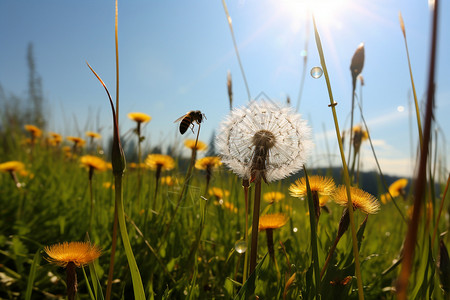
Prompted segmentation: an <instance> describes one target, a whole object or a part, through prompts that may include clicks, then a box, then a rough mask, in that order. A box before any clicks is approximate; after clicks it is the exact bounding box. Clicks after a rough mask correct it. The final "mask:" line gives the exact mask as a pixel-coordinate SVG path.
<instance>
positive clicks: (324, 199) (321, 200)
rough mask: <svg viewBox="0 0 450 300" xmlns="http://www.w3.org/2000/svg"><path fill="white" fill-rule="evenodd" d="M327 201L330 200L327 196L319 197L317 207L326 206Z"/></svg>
mask: <svg viewBox="0 0 450 300" xmlns="http://www.w3.org/2000/svg"><path fill="white" fill-rule="evenodd" d="M328 200H330V196H328V195H325V196H320V197H319V206H320V207H324V206H325V205H327V203H328Z"/></svg>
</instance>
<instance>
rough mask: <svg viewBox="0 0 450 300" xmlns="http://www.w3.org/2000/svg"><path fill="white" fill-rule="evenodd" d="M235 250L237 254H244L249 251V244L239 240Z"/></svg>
mask: <svg viewBox="0 0 450 300" xmlns="http://www.w3.org/2000/svg"><path fill="white" fill-rule="evenodd" d="M234 249H236V252H237V253H240V254H242V253H244V252H245V251H247V243H246V242H245V241H244V240H239V241H237V242H236V243H235V244H234Z"/></svg>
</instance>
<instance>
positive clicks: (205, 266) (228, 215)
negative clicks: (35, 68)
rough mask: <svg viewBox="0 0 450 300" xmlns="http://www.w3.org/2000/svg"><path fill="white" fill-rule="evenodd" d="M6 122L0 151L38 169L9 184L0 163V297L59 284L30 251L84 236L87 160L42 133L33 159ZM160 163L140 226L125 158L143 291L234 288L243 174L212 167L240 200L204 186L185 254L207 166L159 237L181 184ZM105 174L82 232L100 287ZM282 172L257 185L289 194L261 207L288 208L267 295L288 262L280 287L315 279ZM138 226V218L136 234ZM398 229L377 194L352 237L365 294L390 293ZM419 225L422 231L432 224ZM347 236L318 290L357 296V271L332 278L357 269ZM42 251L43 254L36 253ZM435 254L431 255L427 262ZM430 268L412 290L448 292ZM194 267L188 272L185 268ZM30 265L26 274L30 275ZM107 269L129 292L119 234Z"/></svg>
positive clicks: (324, 237) (332, 226)
mask: <svg viewBox="0 0 450 300" xmlns="http://www.w3.org/2000/svg"><path fill="white" fill-rule="evenodd" d="M6 134H7V132H2V135H6ZM12 134H13V138H11V140H10V142H9V144H8V151H7V152H6V151H5V147H2V148H1V149H0V153H1V155H2V158H3V161H7V160H21V161H22V162H24V163H25V164H26V166H27V170H28V171H29V172H30V173H32V174H34V176H32V177H23V176H20V175H18V176H19V180H20V182H22V183H24V186H23V188H21V189H17V188H16V187H15V186H14V183H13V181H12V180H11V178H10V176H9V174H7V173H0V186H1V187H2V188H1V190H0V207H1V209H0V226H1V227H0V228H1V231H0V273H2V274H3V275H2V277H4V278H9V279H10V284H8V285H6V284H2V285H0V297H1V298H6V299H8V298H16V297H19V296H18V295H21V296H20V297H23V296H25V294H26V291H28V293H29V291H30V284H31V285H32V290H31V291H32V294H31V298H30V299H40V298H42V297H44V296H45V295H50V294H51V295H59V296H61V295H64V294H65V283H64V282H65V273H64V269H62V268H59V267H57V266H54V265H52V264H50V263H48V262H47V261H46V260H45V259H41V260H37V259H36V257H35V254H36V252H37V251H39V250H40V249H42V248H43V246H45V245H51V244H54V243H58V242H63V241H80V240H81V241H82V240H85V236H86V232H87V230H88V226H89V222H88V215H89V210H90V198H89V190H88V171H87V170H86V169H85V168H82V167H81V166H80V163H79V159H78V158H72V159H68V158H65V156H64V154H63V153H62V151H61V150H60V149H59V148H54V147H47V146H45V145H44V144H43V143H41V144H38V145H36V147H35V149H34V153H33V160H32V161H31V158H30V156H29V153H28V152H29V151H28V150H29V149H28V148H27V147H26V146H25V147H23V146H22V141H23V140H24V138H25V134H24V133H20V131H13V132H12ZM11 150H12V151H11ZM310 172H311V171H310ZM142 175H143V185H142V190H141V193H142V198H141V199H142V201H143V203H142V207H146V206H147V205H146V202H147V201H153V197H154V188H155V181H154V176H155V174H154V172H153V171H150V170H144V172H143V174H142ZM163 175H172V176H176V177H178V178H179V182H178V184H176V185H174V186H166V185H162V186H161V187H160V190H159V192H158V196H157V199H156V201H157V203H156V207H157V208H158V209H157V210H158V214H152V215H151V217H149V221H148V222H147V225H146V227H143V226H144V217H145V212H143V211H142V209H141V208H138V207H137V206H136V205H134V204H135V203H136V201H137V197H138V195H137V178H138V177H137V176H138V173H137V171H136V170H127V171H126V172H125V175H124V180H123V181H124V186H123V192H124V207H125V214H126V216H127V219H126V220H127V229H128V235H129V238H130V242H131V246H132V249H133V253H134V256H135V258H136V262H137V265H138V267H139V271H140V274H141V277H142V283H143V286H144V290H145V294H146V296H147V297H149V296H150V295H153V296H154V297H155V298H156V299H161V298H164V297H166V298H171V299H177V298H184V297H186V295H187V293H190V294H191V298H193V299H197V298H202V299H205V298H208V299H212V298H224V299H230V298H233V297H235V296H236V295H237V294H238V292H239V289H240V284H238V283H239V282H242V278H241V277H242V272H243V262H244V255H240V254H238V253H237V252H235V251H234V244H235V242H236V241H238V240H239V239H241V238H243V235H244V232H243V231H244V225H245V216H244V192H243V189H242V187H241V180H240V179H238V178H237V177H235V176H234V175H233V174H231V173H230V172H229V171H227V170H226V169H225V168H224V167H222V168H220V169H219V170H218V171H217V172H215V173H214V174H213V177H212V180H211V184H210V186H211V187H221V188H223V189H227V190H229V191H230V195H229V196H228V197H225V199H224V200H225V201H228V202H230V203H232V204H233V205H234V206H235V207H236V208H237V210H238V212H237V213H235V212H232V211H230V210H228V209H226V208H225V207H223V206H217V205H215V204H214V201H215V200H216V199H215V198H214V197H212V196H208V199H209V200H208V201H210V202H211V203H209V205H208V209H207V216H206V220H205V225H204V229H203V233H202V239H201V241H200V245H199V246H198V250H197V251H196V255H195V256H192V255H191V256H189V254H190V251H191V248H192V247H194V246H196V245H195V241H196V238H197V233H198V229H199V226H200V224H201V223H200V222H201V214H202V210H201V208H202V206H201V203H202V201H205V200H203V199H202V198H201V197H200V196H202V194H203V191H204V188H205V184H206V180H205V174H203V173H202V172H201V171H199V170H195V171H194V173H193V176H192V178H191V181H190V188H189V193H188V194H187V197H186V199H185V200H184V202H183V203H181V204H180V207H179V210H178V212H177V214H175V219H174V220H173V222H172V225H171V228H170V232H169V233H168V235H167V237H166V238H165V239H164V240H162V237H163V234H164V231H165V229H166V226H167V224H168V223H169V221H170V220H169V218H170V216H172V215H173V212H174V210H175V207H176V205H177V202H178V199H179V196H180V192H181V190H182V184H183V179H182V178H183V176H184V170H180V169H175V170H173V171H170V172H166V174H163ZM295 177H298V176H295ZM112 178H113V176H112V173H111V171H108V172H97V173H94V177H93V195H94V199H95V211H94V220H93V224H92V230H91V231H90V232H89V236H90V240H91V241H92V242H93V243H95V244H97V245H99V246H100V247H102V248H103V251H104V252H103V255H102V256H101V257H100V259H99V260H98V262H96V263H95V266H96V273H97V276H98V280H99V283H100V288H99V289H98V291H97V293H101V292H102V291H103V292H104V291H105V290H106V280H107V272H108V268H109V255H110V247H111V238H112V237H111V232H112V223H113V212H114V192H113V190H112V189H111V188H105V187H103V183H105V182H112ZM291 179H292V178H291ZM289 182H290V181H289V180H285V181H284V182H281V183H276V184H271V185H265V184H263V186H262V188H263V191H262V192H263V193H264V192H268V191H280V192H283V193H285V194H286V198H285V199H284V200H282V201H281V202H279V203H275V204H273V205H271V206H270V207H269V208H268V210H267V212H278V211H283V212H285V213H287V214H288V215H289V217H290V220H289V222H288V223H287V224H286V225H285V226H284V227H282V228H281V229H278V230H275V232H274V241H275V256H276V259H277V262H278V266H279V269H280V272H281V277H280V278H279V279H278V278H277V272H276V269H275V265H273V264H272V262H271V260H270V259H266V260H265V261H264V263H263V264H262V265H261V266H259V268H258V270H259V273H258V276H257V278H256V283H255V284H256V294H258V295H259V296H260V297H262V298H264V299H274V298H279V297H282V295H283V293H284V292H285V285H286V282H287V280H288V279H289V277H291V276H292V275H293V274H294V273H295V274H296V275H295V282H294V283H293V284H292V285H290V286H289V289H288V290H287V296H288V298H293V297H298V296H301V297H303V298H306V299H309V298H312V297H313V295H314V294H315V291H314V290H312V289H311V288H312V285H311V283H312V282H313V281H314V279H313V277H312V270H310V269H309V268H310V265H311V246H310V245H311V242H310V241H311V230H310V218H309V215H308V211H309V210H308V205H307V201H302V200H300V199H297V198H293V197H290V196H289V194H288V187H289ZM251 189H252V188H251ZM436 200H438V199H436ZM21 203H23V209H22V212H21V214H20V215H18V210H19V207H20V205H21ZM398 203H399V206H400V208H401V209H402V211H403V212H404V213H405V215H407V208H408V205H410V203H411V201H410V199H409V200H408V201H407V202H405V201H403V200H400V199H399V201H398ZM268 205H269V204H267V203H266V202H264V201H263V202H262V208H261V211H264V210H265V209H266V208H267V206H268ZM286 206H289V207H291V208H292V209H289V208H288V207H286ZM328 207H329V209H330V214H328V213H326V212H322V215H321V217H320V221H319V224H318V227H317V241H318V256H319V267H321V266H322V265H323V263H324V260H325V258H326V255H327V253H328V252H327V251H328V249H329V247H330V246H331V244H332V243H333V240H334V237H335V236H336V231H337V227H338V223H339V219H340V216H341V214H342V208H341V207H339V206H337V205H335V204H334V203H332V202H330V203H328ZM443 214H444V215H447V217H441V220H442V221H441V223H440V227H439V228H440V230H439V231H438V232H442V231H444V229H445V228H448V212H447V211H446V210H444V211H443ZM363 220H364V215H362V214H361V212H359V211H355V224H356V226H357V229H358V226H359V224H360V223H361V222H362V221H363ZM430 224H433V222H431V223H430ZM135 226H136V227H137V228H139V230H140V232H142V235H141V234H140V233H139V232H138V231H137V230H136V227H135ZM422 227H423V226H422ZM405 233H406V224H405V223H404V222H403V221H402V219H401V218H400V217H399V214H398V212H397V210H396V209H395V207H394V205H393V203H392V202H389V203H388V204H387V205H384V206H382V208H381V211H380V212H379V213H378V214H376V215H371V216H369V218H368V220H367V224H366V227H365V229H364V234H363V236H362V240H361V246H360V260H361V272H362V280H363V284H364V295H365V297H366V298H367V299H380V298H392V297H393V292H392V288H393V286H394V281H395V280H396V277H397V275H398V272H399V268H398V267H397V268H394V269H393V270H392V271H391V272H388V273H387V274H385V275H383V271H385V270H386V269H388V268H389V267H390V266H391V265H392V263H393V261H394V260H395V259H396V258H398V257H399V255H400V252H401V250H400V249H401V246H402V243H403V239H404V236H405ZM426 236H429V232H428V233H427V235H426ZM265 238H266V237H265V235H260V238H259V239H260V242H259V248H258V254H259V259H258V261H260V260H261V258H262V257H263V256H264V255H265V254H266V252H267V246H266V241H265ZM427 239H428V238H426V237H422V238H421V239H420V240H419V242H418V247H419V248H420V249H418V250H417V253H422V251H421V250H422V247H425V245H426V243H421V242H420V241H421V240H427ZM351 241H352V239H351V236H350V235H349V232H347V233H345V235H344V236H343V238H342V239H341V241H340V242H339V244H338V247H337V250H336V253H335V257H334V258H333V261H332V267H330V268H329V272H331V273H329V274H328V273H327V275H326V276H325V278H326V279H328V280H329V281H327V280H324V281H322V283H321V293H323V295H324V297H326V298H328V297H332V296H336V295H343V294H344V295H349V297H351V298H357V297H358V295H357V292H356V291H355V288H356V279H354V278H353V280H351V281H350V282H349V283H348V284H347V285H342V284H340V282H341V281H342V280H344V278H345V277H347V276H354V265H353V258H352V250H351V249H352V246H351V244H352V242H351ZM444 241H445V242H446V244H447V245H448V238H447V237H444ZM280 242H281V243H282V244H283V247H284V248H285V251H286V252H285V253H284V252H283V251H282V248H281V246H280ZM158 246H159V249H158ZM437 247H438V243H435V246H434V248H433V249H431V250H432V251H431V256H430V258H429V259H434V260H435V259H436V258H437V252H436V251H437V249H438V248H437ZM41 255H42V256H44V257H45V254H44V253H41ZM195 257H196V259H195V260H194V259H193V258H195ZM425 259H426V258H425ZM432 265H433V266H434V265H435V264H434V262H432ZM194 266H195V268H194ZM330 266H331V265H330ZM421 270H423V268H422V267H420V266H419V258H416V268H415V269H414V271H413V272H415V273H414V275H413V276H412V277H411V281H412V284H411V285H410V286H411V288H410V289H411V291H412V289H413V287H414V286H416V284H414V283H415V282H420V283H422V281H423V279H422V277H423V276H424V275H423V274H421V273H420V272H421ZM432 270H434V271H433V273H431V275H430V273H428V275H427V276H428V277H429V278H431V280H428V281H427V284H426V285H425V288H424V290H420V291H419V293H422V294H421V295H426V293H430V294H431V293H432V295H433V297H435V298H437V299H444V296H443V292H442V290H441V289H440V288H439V286H437V285H436V283H438V282H439V279H438V274H437V271H436V268H435V267H433V268H432ZM194 271H195V272H194ZM49 272H51V273H49ZM428 272H430V271H428ZM82 274H83V273H82V272H81V270H78V277H79V280H80V282H79V292H78V295H79V297H80V299H90V296H89V292H88V285H87V284H86V282H85V279H84V277H83V276H82ZM194 274H195V275H196V280H193V277H192V276H193V275H194ZM30 275H31V276H34V277H32V278H31V279H29V276H30ZM88 278H90V286H91V287H92V288H93V282H95V281H96V279H95V278H92V277H91V275H90V273H89V274H88ZM2 280H4V279H2ZM114 280H115V283H114V284H113V286H112V299H119V298H121V297H124V298H125V299H129V298H131V297H132V295H133V286H132V283H131V275H130V270H129V267H128V263H127V258H126V255H125V251H124V247H123V245H122V243H121V241H119V242H118V247H117V252H116V260H115V269H114ZM54 281H56V282H54ZM330 282H331V283H330ZM192 283H195V286H191V284H192ZM417 284H418V283H417ZM27 287H28V289H27ZM96 289H97V287H96ZM325 291H326V292H325ZM99 297H100V296H99ZM336 297H337V296H336ZM99 299H100V298H99Z"/></svg>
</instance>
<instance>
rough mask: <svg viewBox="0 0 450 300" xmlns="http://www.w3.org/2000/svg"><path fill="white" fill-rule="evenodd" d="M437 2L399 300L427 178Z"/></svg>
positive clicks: (405, 286)
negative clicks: (423, 122) (425, 102)
mask: <svg viewBox="0 0 450 300" xmlns="http://www.w3.org/2000/svg"><path fill="white" fill-rule="evenodd" d="M438 8H439V0H435V1H434V10H433V19H432V37H431V51H430V65H429V74H428V75H429V76H428V86H427V104H426V114H425V126H424V132H423V134H424V135H423V141H422V143H421V147H420V149H421V151H420V160H419V162H418V164H419V168H418V173H417V177H416V185H415V190H414V209H413V215H412V218H411V222H410V223H409V226H408V232H407V234H406V239H405V243H404V252H403V253H404V257H403V261H402V269H401V271H400V275H399V277H398V281H397V297H398V299H400V300H404V299H406V298H407V289H408V280H409V276H410V274H411V270H412V262H413V258H414V248H415V245H416V242H417V231H418V226H419V218H420V209H421V206H422V202H423V196H424V194H425V189H426V184H427V178H426V172H427V157H428V146H429V142H430V135H431V123H432V116H433V108H434V87H435V83H434V82H435V80H434V77H435V67H436V49H437V24H438V11H439V9H438Z"/></svg>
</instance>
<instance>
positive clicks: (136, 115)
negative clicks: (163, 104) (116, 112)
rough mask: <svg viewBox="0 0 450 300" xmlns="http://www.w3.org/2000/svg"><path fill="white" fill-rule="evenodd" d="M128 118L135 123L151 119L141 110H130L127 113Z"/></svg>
mask: <svg viewBox="0 0 450 300" xmlns="http://www.w3.org/2000/svg"><path fill="white" fill-rule="evenodd" d="M128 118H130V119H131V120H133V121H135V122H137V123H147V122H149V121H150V120H151V119H152V117H150V116H149V115H147V114H144V113H141V112H131V113H129V114H128Z"/></svg>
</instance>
